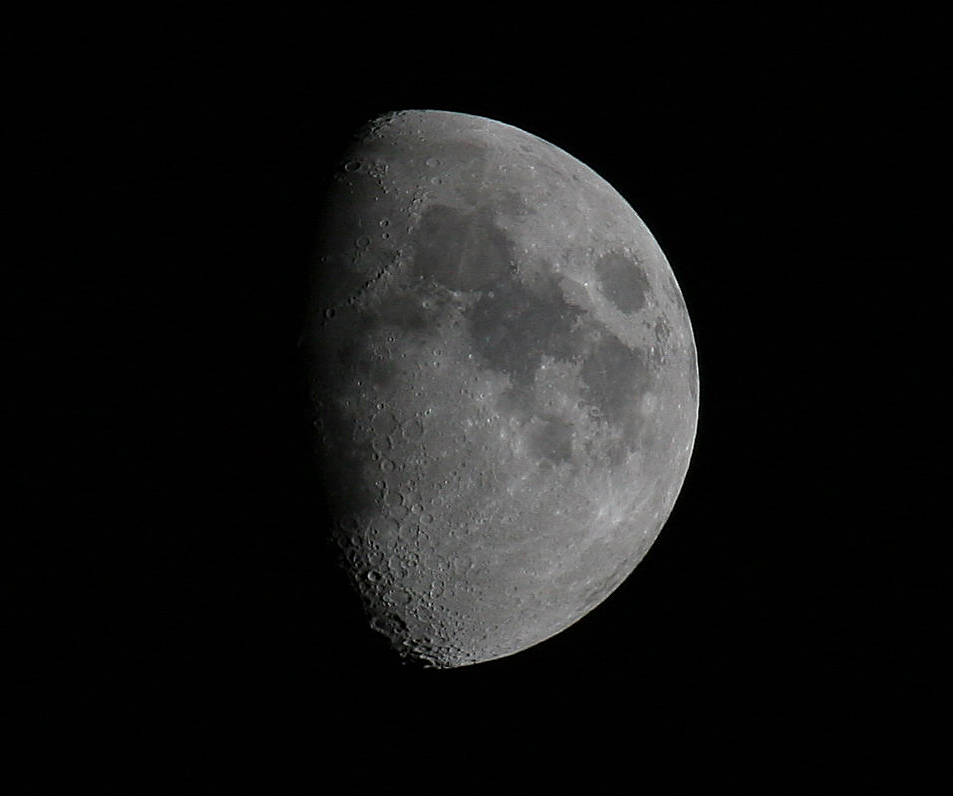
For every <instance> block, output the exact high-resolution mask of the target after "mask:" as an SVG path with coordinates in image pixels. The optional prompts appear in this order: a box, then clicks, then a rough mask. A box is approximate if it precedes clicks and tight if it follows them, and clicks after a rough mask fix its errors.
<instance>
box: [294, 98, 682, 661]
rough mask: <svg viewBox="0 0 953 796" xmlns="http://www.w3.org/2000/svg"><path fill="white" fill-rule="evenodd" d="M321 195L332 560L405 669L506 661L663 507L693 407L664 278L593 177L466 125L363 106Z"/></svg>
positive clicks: (312, 361) (613, 198)
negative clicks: (364, 115) (369, 117)
mask: <svg viewBox="0 0 953 796" xmlns="http://www.w3.org/2000/svg"><path fill="white" fill-rule="evenodd" d="M326 199H327V200H326V202H325V205H324V211H323V217H322V219H321V231H320V236H319V245H318V252H317V256H316V262H315V270H314V274H313V276H314V279H313V291H312V294H311V296H310V299H309V301H310V305H309V306H310V320H309V325H308V328H307V330H306V335H305V337H306V348H307V351H308V367H309V375H310V381H311V396H312V400H313V405H314V409H315V439H314V442H315V450H316V454H317V468H318V475H319V478H318V484H319V488H320V489H321V490H322V492H323V495H324V498H325V499H326V502H327V505H328V507H329V512H330V516H331V518H332V521H333V523H334V529H333V532H334V535H335V539H336V542H337V545H338V546H339V549H340V554H341V563H342V564H343V566H344V567H345V568H346V570H347V572H348V573H349V575H350V578H351V580H352V582H353V584H354V586H355V588H356V589H357V591H358V593H359V594H360V596H361V598H362V601H363V603H364V606H365V608H366V611H367V614H368V617H369V620H370V622H371V625H372V626H373V627H374V628H375V629H376V630H378V631H379V632H380V633H382V634H384V635H385V636H386V637H387V638H388V639H389V641H390V642H391V644H392V645H393V647H394V649H395V650H396V651H397V652H398V653H399V654H400V655H401V656H403V657H404V658H406V659H409V660H413V661H418V662H422V663H423V664H425V665H428V666H435V667H455V666H464V665H467V664H473V663H480V662H482V661H489V660H493V659H495V658H500V657H503V656H506V655H512V654H514V653H517V652H520V651H521V650H524V649H526V648H527V647H530V646H532V645H534V644H537V643H539V642H540V641H543V640H544V639H547V638H549V637H550V636H553V635H554V634H556V633H559V632H560V631H561V630H563V629H565V628H566V627H568V626H569V625H571V624H572V623H573V622H575V621H576V620H577V619H579V618H580V617H581V616H583V615H584V614H586V613H587V612H588V611H590V610H592V609H593V608H595V607H596V606H597V605H599V603H601V602H602V601H603V600H604V599H605V598H606V597H607V596H608V595H609V594H610V593H611V592H612V591H613V590H614V589H615V588H616V587H617V586H619V584H620V583H622V581H623V580H624V579H625V578H626V577H627V576H628V575H629V574H630V573H631V572H632V570H633V569H634V568H635V566H636V565H637V564H638V563H639V561H640V560H641V559H642V557H643V556H644V555H645V553H646V551H647V550H648V549H649V546H650V545H651V544H652V542H653V541H654V540H655V539H656V537H657V536H658V533H659V531H660V529H661V528H662V525H663V524H664V522H665V520H666V519H667V517H668V515H669V513H670V512H671V510H672V506H673V504H674V503H675V499H676V497H677V495H678V493H679V490H680V488H681V486H682V482H683V480H684V478H685V473H686V470H687V468H688V464H689V459H690V457H691V452H692V446H693V443H694V438H695V426H696V421H697V416H698V369H697V364H696V359H695V344H694V339H693V337H692V329H691V323H690V321H689V317H688V312H687V310H686V308H685V302H684V301H683V299H682V294H681V292H680V290H679V287H678V285H677V283H676V281H675V277H674V275H673V274H672V270H671V268H670V267H669V264H668V262H667V261H666V259H665V256H664V255H663V253H662V251H661V250H660V248H659V246H658V244H657V243H656V242H655V239H654V238H653V237H652V235H651V233H650V232H649V230H648V229H647V228H646V226H645V224H643V223H642V221H641V220H640V219H639V217H638V216H637V215H636V214H635V212H634V211H633V209H632V208H631V207H630V206H629V205H628V204H627V203H626V201H625V200H624V199H623V198H622V197H621V196H620V195H619V194H618V193H617V192H616V191H615V190H614V189H613V188H612V186H610V185H609V184H608V183H607V182H606V181H605V180H604V179H602V178H601V177H600V176H599V175H598V174H596V173H595V172H594V171H592V169H590V168H588V167H587V166H585V165H584V164H583V163H581V162H579V161H578V160H576V159H575V158H574V157H572V156H571V155H569V154H567V153H566V152H564V151H563V150H561V149H559V148H558V147H556V146H553V145H552V144H550V143H547V142H546V141H544V140H542V139H541V138H537V137H536V136H534V135H531V134H529V133H526V132H523V131H522V130H519V129H517V128H516V127H512V126H510V125H507V124H503V123H500V122H497V121H493V120H491V119H486V118H482V117H479V116H470V115H467V114H463V113H449V112H444V111H404V112H400V113H393V114H387V115H385V116H383V117H381V118H379V119H376V120H374V121H373V122H371V123H370V124H369V125H368V126H367V127H366V128H365V129H363V130H362V131H360V133H359V134H358V135H357V136H356V138H355V140H354V143H353V146H352V147H351V149H350V151H349V152H347V153H346V156H345V159H344V160H343V161H342V166H341V168H340V171H339V173H338V174H337V175H336V177H335V179H334V181H333V183H332V187H331V188H330V190H329V193H328V195H327V197H326Z"/></svg>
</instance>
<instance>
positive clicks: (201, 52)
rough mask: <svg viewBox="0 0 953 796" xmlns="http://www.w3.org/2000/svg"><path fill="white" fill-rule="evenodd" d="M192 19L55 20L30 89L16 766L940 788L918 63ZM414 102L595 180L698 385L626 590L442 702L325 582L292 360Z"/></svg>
mask: <svg viewBox="0 0 953 796" xmlns="http://www.w3.org/2000/svg"><path fill="white" fill-rule="evenodd" d="M196 8H198V9H200V10H195V9H191V10H182V11H178V12H169V11H166V10H163V11H149V12H143V11H139V10H136V11H135V12H118V11H117V12H116V13H115V14H103V15H102V20H101V24H95V22H91V21H90V20H89V19H88V17H86V16H85V15H84V14H83V13H80V12H79V11H76V12H73V13H72V15H66V16H62V17H56V18H55V19H47V20H45V21H44V23H43V25H42V26H41V27H40V28H37V29H35V33H36V36H35V42H36V44H37V46H38V47H39V49H38V50H36V51H33V50H30V53H29V54H28V55H26V56H24V61H23V62H24V64H26V65H27V67H29V68H27V67H25V68H24V74H25V75H27V78H26V79H25V80H24V83H23V84H24V86H25V87H27V90H26V91H25V92H24V95H25V97H27V99H28V101H27V106H28V108H27V110H26V111H25V112H24V115H23V117H22V118H23V119H24V120H25V125H24V127H25V130H26V134H27V136H26V137H27V138H28V139H29V140H30V142H31V143H33V144H39V147H38V149H37V150H36V151H37V152H38V154H37V155H36V156H34V157H27V158H26V159H25V162H26V165H27V169H28V174H29V178H28V179H29V182H30V186H31V188H32V190H29V191H27V192H26V193H25V194H24V199H23V203H22V204H23V209H25V210H27V211H28V212H30V213H35V214H37V215H38V217H39V218H40V219H41V224H42V228H43V229H44V230H45V232H44V234H42V235H37V234H34V236H33V237H31V238H30V241H29V244H28V245H27V247H26V248H25V250H24V251H25V252H26V255H27V256H26V260H27V261H28V262H29V263H30V265H29V267H30V268H31V269H32V271H33V273H34V274H37V275H39V277H40V278H39V279H38V280H36V285H35V286H33V287H31V288H30V289H29V295H28V302H29V303H28V306H29V308H30V310H31V312H32V318H33V324H32V327H31V331H30V333H29V334H28V335H25V336H24V338H23V344H22V345H21V346H20V347H19V348H20V351H21V352H23V354H24V355H23V356H22V364H23V366H24V369H25V373H26V376H27V377H26V378H25V379H24V380H23V383H24V384H27V385H28V387H29V388H30V389H31V390H33V391H32V392H31V393H30V398H29V401H28V404H29V406H28V409H29V410H36V411H35V414H36V416H37V420H36V421H31V423H28V424H27V425H28V429H29V431H30V434H31V436H32V441H31V444H30V453H31V455H30V456H29V457H27V458H26V459H25V461H26V462H27V463H26V464H24V465H23V467H22V468H21V473H22V474H25V483H24V488H23V489H19V490H18V493H19V494H18V497H17V500H19V501H22V503H23V505H22V507H20V506H19V505H17V506H16V509H17V516H18V517H20V518H22V524H16V527H17V528H22V532H21V533H19V534H16V537H17V538H23V539H24V540H25V542H26V545H25V552H26V555H25V558H24V564H23V566H18V567H17V572H16V577H15V578H14V579H13V583H14V586H15V591H14V595H15V596H14V598H13V600H12V604H13V607H14V615H15V618H16V620H17V622H18V623H19V625H22V626H23V628H24V629H26V630H28V631H30V632H29V636H30V638H31V639H33V640H32V641H31V643H29V644H26V645H23V646H22V649H24V650H25V652H26V657H27V666H28V671H29V673H30V675H31V678H28V679H27V680H26V681H24V682H27V683H30V685H28V686H27V688H26V692H27V695H28V698H29V701H30V703H31V706H32V708H31V711H30V713H29V719H28V721H27V725H26V726H27V728H28V731H27V732H26V733H25V737H27V738H32V739H35V740H36V741H37V742H38V743H42V744H43V745H44V746H45V747H46V748H51V747H52V745H53V744H54V743H56V744H58V743H60V742H63V743H64V744H65V746H64V747H63V748H70V749H73V748H76V749H81V750H82V752H81V753H80V754H79V756H80V757H81V758H82V759H83V760H84V761H85V763H86V766H87V767H88V770H90V771H96V772H99V775H101V776H102V777H104V778H105V779H103V780H101V781H106V780H115V781H117V782H121V783H125V786H126V787H125V790H124V791H123V792H126V793H146V792H157V793H158V792H168V791H166V790H163V789H162V788H161V787H160V786H159V785H158V784H155V783H158V782H160V781H164V778H165V777H169V778H170V780H171V781H172V782H179V783H181V782H195V783H200V784H201V787H199V785H196V786H195V787H196V792H213V790H214V788H213V790H208V789H207V788H208V787H213V786H214V785H216V784H218V785H221V786H222V787H225V786H229V789H234V788H235V787H236V783H242V782H244V783H253V782H259V781H260V782H263V783H269V784H270V785H271V786H280V787H282V788H295V789H297V788H304V787H312V788H313V787H322V785H324V786H325V787H327V786H326V781H327V778H328V777H330V776H332V775H333V774H335V773H336V772H337V773H346V774H347V775H348V776H349V777H351V780H352V782H353V783H354V787H358V785H359V784H360V786H361V787H366V788H368V789H374V790H377V789H378V788H379V787H383V786H384V784H386V783H394V782H396V783H398V790H400V789H401V788H404V787H407V788H412V789H428V790H429V789H430V788H432V787H435V786H440V783H447V782H448V780H446V779H445V776H446V772H458V773H459V772H462V776H464V777H465V778H466V779H467V781H472V782H474V783H476V784H482V783H483V782H484V781H485V782H486V783H487V784H486V785H485V786H484V789H485V790H486V789H489V790H487V792H496V790H495V789H494V788H495V786H493V784H492V783H494V782H505V781H507V777H508V776H509V775H507V776H504V775H503V774H502V771H503V770H504V769H505V768H506V767H507V766H515V769H514V771H516V772H517V774H516V775H515V777H516V778H515V779H514V780H513V781H514V783H519V782H526V783H531V782H538V781H539V780H538V778H539V777H541V776H545V774H546V773H548V774H550V775H555V776H556V778H557V779H562V778H563V777H566V778H569V779H571V778H574V777H577V776H579V777H582V780H581V782H588V786H587V787H586V790H587V792H588V791H593V792H595V791H599V790H601V789H602V787H603V785H601V784H600V783H601V782H602V781H603V779H609V778H611V779H616V778H618V777H622V778H623V781H626V782H629V783H631V786H632V787H633V788H637V787H639V786H640V785H643V786H645V787H647V788H650V789H651V788H656V787H657V786H656V783H659V782H661V783H668V785H667V787H668V788H669V789H670V790H663V791H662V792H672V791H673V790H674V791H677V790H678V789H679V788H680V787H684V786H685V785H686V784H688V783H693V782H694V783H699V782H706V783H724V784H729V785H730V784H743V783H744V782H746V781H748V780H750V781H751V782H753V783H756V784H757V783H760V784H761V785H762V786H764V785H768V791H769V792H777V791H778V790H779V787H778V784H779V783H781V784H783V783H786V782H793V781H795V779H800V780H801V781H806V782H814V781H817V778H819V777H821V776H822V774H821V772H822V771H823V772H835V773H836V774H837V775H838V776H842V777H844V778H845V781H850V782H852V783H853V784H854V785H855V786H856V788H857V789H858V790H859V789H861V788H866V787H867V785H869V784H876V783H877V782H882V781H884V777H886V776H887V775H888V774H891V773H897V772H904V771H914V772H916V776H918V777H930V776H932V770H933V769H932V768H931V767H930V765H929V763H930V758H929V757H928V756H927V757H924V755H925V754H926V753H925V752H924V751H923V744H924V743H925V742H926V741H927V740H928V738H927V730H926V727H927V726H928V722H927V715H928V709H929V705H930V703H931V702H932V700H933V698H934V692H933V689H934V688H935V684H936V682H937V679H936V677H935V672H934V669H933V665H932V663H931V660H932V656H933V654H934V644H935V641H934V635H933V632H934V631H933V628H934V627H935V626H936V625H937V615H938V612H939V609H938V608H937V605H938V604H939V603H940V592H939V582H940V581H939V579H938V578H937V577H936V576H935V574H934V573H933V568H932V567H931V566H929V563H930V562H931V560H932V559H933V558H934V556H935V554H934V553H933V552H932V546H933V544H934V539H935V538H936V536H937V535H938V534H939V532H940V527H941V526H940V524H939V523H938V522H937V521H936V520H934V519H933V517H934V516H935V515H934V506H935V505H936V503H938V499H937V494H938V489H939V477H938V471H929V470H928V468H923V465H924V464H925V463H926V462H927V461H929V460H932V459H933V458H934V457H935V456H936V455H937V450H938V447H939V443H938V441H937V440H936V432H935V430H934V429H933V426H934V423H933V421H932V420H931V417H935V416H938V415H939V406H938V404H939V400H940V397H939V396H940V393H939V386H938V385H939V384H940V383H941V382H942V380H943V379H944V378H945V377H944V376H943V364H944V363H943V359H942V357H941V358H932V357H930V356H928V355H927V349H928V347H929V344H930V342H931V338H930V334H931V329H930V326H929V325H928V322H927V321H928V317H927V316H929V315H930V313H931V312H932V309H931V307H932V301H933V297H932V296H931V292H932V290H931V286H932V285H934V284H935V283H936V281H937V279H938V275H939V269H940V264H939V263H940V262H941V261H939V260H938V259H937V258H936V257H934V256H933V254H932V252H931V251H930V250H929V249H928V245H927V242H926V241H927V240H928V233H929V230H930V229H932V228H934V227H935V226H936V225H938V224H939V220H940V218H939V210H938V209H937V207H936V206H935V205H932V204H931V203H930V202H929V201H926V198H927V197H929V196H930V195H932V194H933V192H934V190H935V189H936V188H938V187H939V185H940V180H941V175H940V164H939V162H938V160H937V154H936V153H937V152H938V151H939V150H940V141H941V132H940V130H939V129H938V122H939V117H940V113H939V104H940V98H941V95H940V94H939V90H938V86H937V83H938V81H937V78H936V74H937V69H938V67H939V63H940V55H939V49H938V48H937V44H938V42H937V41H935V40H933V39H932V31H933V29H934V27H935V25H934V24H932V23H931V22H930V21H929V20H922V19H917V18H914V17H913V16H909V17H905V18H901V17H893V16H888V15H887V13H886V12H884V13H883V14H881V16H879V17H877V18H874V17H871V16H867V17H866V18H864V19H862V20H858V19H854V20H851V21H846V20H836V19H831V18H824V19H816V20H813V21H812V22H811V23H806V22H803V21H799V20H798V19H796V18H795V16H796V15H795V14H794V12H792V13H791V15H790V18H781V17H774V16H770V17H769V16H763V17H760V18H753V19H752V18H748V19H746V20H744V21H742V18H741V17H739V18H728V17H725V16H721V15H714V14H709V16H707V17H691V16H686V17H685V18H681V19H676V18H669V19H667V20H662V19H654V18H653V19H649V18H647V17H644V16H641V15H640V14H635V15H634V17H633V18H631V19H628V20H627V21H624V22H623V20H621V19H612V18H598V19H595V20H590V19H589V17H590V16H592V17H596V16H597V15H596V14H595V13H592V14H589V13H588V12H586V13H585V14H583V18H582V19H576V18H574V17H572V16H569V15H567V16H565V17H563V18H559V17H556V18H552V19H550V20H549V21H548V22H546V23H545V24H540V23H538V22H537V23H529V22H524V23H516V22H512V23H505V24H504V22H503V21H502V20H497V21H496V22H494V21H492V20H491V19H486V20H482V21H481V20H468V19H467V15H468V14H473V13H474V12H473V8H470V7H467V8H466V9H459V11H453V10H449V9H450V6H445V7H444V10H443V11H442V12H441V13H442V14H443V15H445V16H446V15H448V14H449V15H451V16H455V15H456V14H457V13H459V16H460V19H459V20H450V19H444V20H442V21H440V20H438V21H437V24H436V25H435V26H431V25H430V24H428V19H429V18H428V17H427V15H425V14H423V13H422V12H421V15H420V16H419V17H414V18H407V17H405V16H404V14H405V12H404V11H396V10H392V11H390V12H388V13H385V14H383V15H380V14H372V13H370V12H368V13H365V14H360V13H354V14H351V13H350V12H347V11H341V12H339V13H336V14H333V15H322V13H320V12H312V14H311V15H310V16H309V15H305V14H288V15H285V16H282V15H281V14H278V13H275V14H262V15H260V16H256V15H253V14H243V13H240V12H227V13H224V12H223V14H222V15H217V14H213V13H212V12H211V11H208V10H207V8H206V7H204V6H202V5H201V4H199V5H198V6H196ZM39 30H42V31H43V35H42V36H40V35H39V33H38V32H37V31H39ZM32 46H33V45H29V44H28V48H29V47H32ZM37 53H42V56H40V55H38V54H37ZM404 108H434V109H442V110H455V111H462V112H467V113H474V114H478V115H484V116H488V117H491V118H494V119H498V120H500V121H504V122H507V123H510V124H513V125H516V126H517V127H521V128H523V129H525V130H527V131H529V132H531V133H534V134H536V135H539V136H540V137H542V138H544V139H547V140H549V141H551V142H552V143H554V144H556V145H558V146H560V147H562V148H563V149H566V150H567V151H568V152H570V153H571V154H573V155H574V156H576V157H578V158H579V159H580V160H582V161H583V162H584V163H586V164H587V165H589V166H591V167H592V168H594V169H595V170H596V171H597V172H598V173H600V174H601V175H602V176H603V177H605V178H606V179H607V180H608V181H609V182H610V183H611V184H613V185H614V187H616V188H617V190H619V191H620V193H622V194H623V196H625V197H626V198H627V199H628V200H629V202H630V203H631V204H632V205H633V207H634V208H635V209H636V211H637V212H638V213H639V215H640V216H641V217H642V218H643V220H645V221H646V223H647V224H648V226H649V228H650V229H651V230H652V232H653V233H654V235H655V236H656V238H657V239H658V241H659V243H660V244H661V246H662V248H663V249H664V251H665V252H666V254H667V256H668V259H669V261H670V262H671V264H672V266H673V269H674V271H675V273H676V276H677V278H678V280H679V283H680V284H681V287H682V290H683V292H684V295H685V298H686V301H687V303H688V307H689V310H690V312H691V315H692V320H693V323H694V330H695V335H696V342H697V345H698V352H699V362H700V368H701V416H700V423H699V429H698V437H697V442H696V448H695V455H694V459H693V463H692V466H691V468H690V470H689V474H688V477H687V480H686V483H685V486H684V489H683V491H682V495H681V497H680V499H679V501H678V503H677V505H676V508H675V511H674V513H673V515H672V517H671V519H670V521H669V523H668V525H667V526H666V528H665V529H664V530H663V532H662V535H661V537H660V539H659V541H658V542H657V543H656V545H655V546H654V547H653V549H652V550H651V552H650V553H649V555H648V556H647V558H646V559H645V560H644V562H643V563H642V564H641V565H640V566H639V568H638V569H637V570H636V572H635V574H634V575H633V576H632V577H631V578H630V579H629V580H628V581H627V582H626V583H625V584H623V586H622V587H621V588H619V589H618V590H617V591H616V592H615V593H614V594H613V595H612V596H611V597H610V598H609V599H608V600H607V601H606V602H605V603H604V604H603V605H602V606H600V607H599V608H598V609H597V610H595V611H594V612H593V613H591V614H590V615H589V616H587V617H586V618H584V619H583V620H582V621H580V622H578V623H577V624H576V625H574V626H573V627H572V628H570V629H568V630H567V631H565V632H564V633H562V634H560V635H559V636H557V637H555V638H553V639H551V640H549V641H547V642H545V643H544V644H541V645H538V646H537V647H534V648H532V649H530V650H528V651H526V652H524V653H521V654H520V655H517V656H514V657H511V658H508V659H504V660H500V661H496V662H492V663H489V664H483V665H479V666H476V667H469V668H466V669H460V670H455V671H448V672H428V671H417V670H410V669H405V668H402V667H400V666H397V665H395V663H394V662H393V661H392V660H391V658H390V657H389V655H388V654H386V652H385V651H384V650H383V649H382V648H381V647H380V646H379V645H378V642H377V641H376V640H375V639H374V638H372V637H371V635H370V634H369V633H367V632H366V631H364V630H363V628H362V626H361V623H360V620H359V617H358V615H357V614H356V612H355V607H354V605H353V603H352V602H351V598H350V597H349V596H348V595H347V594H346V593H344V592H343V591H341V588H340V584H339V583H338V582H337V581H336V580H335V578H334V574H333V572H332V571H331V570H330V569H329V568H328V566H327V563H326V561H325V560H324V555H325V553H324V551H323V548H322V546H321V543H320V536H321V531H322V529H321V523H320V519H319V518H317V517H315V514H314V511H313V506H312V502H311V499H310V498H309V481H308V478H309V475H308V442H307V437H306V429H307V425H306V420H305V418H306V415H305V395H304V392H303V381H302V376H301V372H300V369H299V362H298V353H297V349H296V340H297V337H298V332H299V324H300V317H301V311H302V308H303V306H302V291H303V288H304V280H305V275H306V270H307V260H308V254H309V249H310V246H311V242H312V238H313V234H314V229H313V224H314V220H315V218H316V215H317V212H318V208H319V198H320V186H321V184H322V179H323V177H324V175H325V174H326V173H327V170H328V169H329V168H330V167H331V165H333V163H334V162H335V161H336V159H337V157H338V153H339V152H340V150H341V147H342V146H343V144H344V142H346V140H347V138H348V136H349V135H350V133H351V132H352V130H353V129H355V128H356V127H357V126H359V125H360V124H361V123H362V122H364V121H366V120H367V119H368V118H370V117H371V116H373V115H376V114H378V113H382V112H385V111H390V110H400V109H404ZM51 231H52V232H51ZM34 307H35V311H34V309H33V308H34ZM34 388H35V389H34ZM924 469H927V472H924ZM930 472H932V473H933V474H932V475H931V474H930ZM32 675H39V677H38V678H37V679H36V680H35V682H36V683H37V685H36V686H33V685H32V683H33V682H34V680H33V679H32ZM87 747H88V749H87ZM918 750H919V751H918ZM824 776H826V774H825V775H824ZM911 776H912V775H911ZM761 777H765V778H764V779H762V778H761ZM569 779H567V780H566V781H567V782H568V781H569ZM97 781H100V780H97ZM388 787H392V786H391V785H388ZM150 788H155V790H150ZM780 790H781V791H782V792H783V791H784V788H783V787H781V788H780ZM23 792H28V791H26V790H24V791H23ZM295 792H297V790H295ZM328 792H336V791H334V790H333V789H332V790H330V791H328ZM653 792H657V790H655V791H653Z"/></svg>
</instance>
